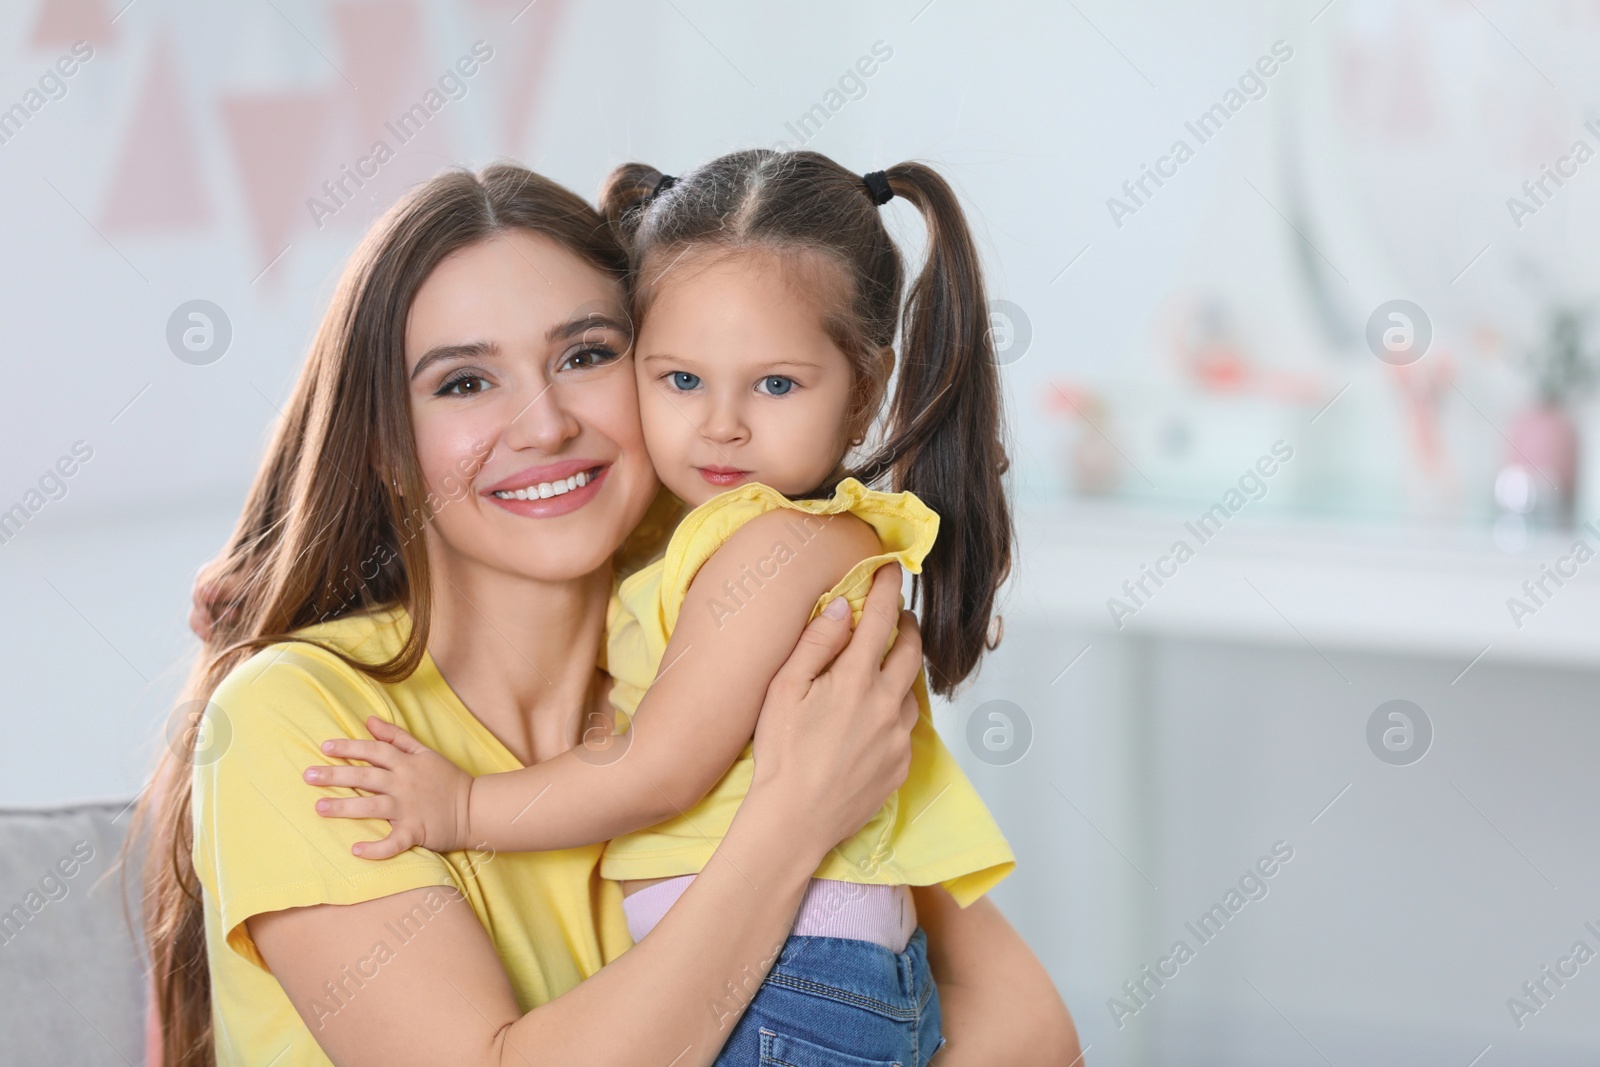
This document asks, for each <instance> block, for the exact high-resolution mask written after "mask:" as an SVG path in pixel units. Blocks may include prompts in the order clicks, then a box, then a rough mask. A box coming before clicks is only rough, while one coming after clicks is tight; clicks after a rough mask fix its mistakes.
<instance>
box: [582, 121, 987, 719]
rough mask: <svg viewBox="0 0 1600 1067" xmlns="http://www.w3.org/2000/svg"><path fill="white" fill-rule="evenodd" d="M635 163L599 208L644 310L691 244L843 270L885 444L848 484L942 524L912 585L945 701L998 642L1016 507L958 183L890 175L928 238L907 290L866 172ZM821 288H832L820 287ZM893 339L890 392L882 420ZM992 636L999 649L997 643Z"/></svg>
mask: <svg viewBox="0 0 1600 1067" xmlns="http://www.w3.org/2000/svg"><path fill="white" fill-rule="evenodd" d="M661 177H662V176H661V172H660V171H658V170H656V169H655V168H654V167H650V166H647V165H645V164H642V163H627V164H624V165H622V166H620V167H618V168H617V169H616V170H615V171H613V172H612V174H611V177H610V178H609V179H608V180H607V182H606V185H605V188H604V190H603V191H602V192H601V194H600V207H601V210H602V211H604V212H605V214H606V217H607V218H609V219H610V220H611V221H612V223H613V224H614V225H616V226H617V227H618V228H619V230H620V231H621V232H622V233H623V234H624V239H625V240H626V241H627V243H628V244H629V248H630V254H631V255H632V257H633V261H634V265H635V270H637V271H639V272H640V273H639V277H638V279H637V286H638V288H637V294H636V299H635V314H636V315H640V314H644V313H645V312H646V311H647V309H648V305H649V300H650V269H651V265H652V264H655V263H668V264H670V263H673V262H675V261H676V260H675V258H674V257H676V256H678V255H680V254H681V253H683V252H685V251H688V250H690V249H692V248H694V247H696V246H710V247H712V248H716V247H719V246H720V247H722V248H727V249H729V250H733V251H740V250H745V249H751V248H756V249H762V250H765V251H768V252H773V253H777V254H779V255H784V256H788V257H795V256H804V255H807V254H810V255H812V256H820V257H821V258H822V259H823V261H824V262H829V263H832V264H833V265H835V266H836V267H837V268H839V269H840V280H842V281H843V282H844V284H843V285H842V286H839V287H838V289H839V292H840V294H842V295H840V296H839V297H838V298H837V299H834V300H833V301H831V303H832V304H833V306H832V307H830V308H829V309H828V311H827V313H826V316H825V321H824V326H825V328H826V329H827V330H828V332H829V333H830V335H832V337H833V340H834V342H835V343H836V344H838V346H839V348H840V349H841V351H843V352H844V353H845V355H846V356H847V357H848V358H849V359H850V360H851V363H852V365H853V367H854V370H855V384H856V389H855V397H854V409H853V410H852V412H851V413H850V414H851V419H850V421H851V423H852V428H853V429H855V430H857V431H863V432H864V431H865V430H866V429H867V427H868V426H869V425H870V424H871V423H872V422H873V421H874V420H876V421H878V422H879V423H880V429H881V434H880V439H879V441H878V443H877V444H876V447H874V448H873V449H872V450H871V452H870V453H869V454H868V455H867V456H865V457H864V458H862V459H861V460H860V462H859V463H858V464H857V465H856V466H855V468H854V470H846V469H844V468H843V467H841V468H840V470H839V471H838V472H837V474H836V476H835V477H834V478H833V479H831V480H830V481H829V483H828V484H826V485H824V486H821V487H819V488H818V490H816V492H817V493H822V494H826V493H831V492H832V491H833V487H834V484H836V482H837V481H838V480H839V478H841V477H843V476H844V475H846V474H854V475H855V477H857V478H859V479H860V480H861V481H862V482H864V483H866V484H868V485H873V484H875V483H877V484H882V485H886V486H887V487H889V488H892V489H895V490H909V491H911V492H913V493H915V494H917V496H919V497H920V498H922V500H923V501H924V502H926V503H927V504H928V506H930V507H931V508H933V510H935V511H937V512H938V513H939V537H938V539H937V540H936V541H935V542H934V546H933V549H932V551H930V552H929V553H928V558H927V559H926V560H925V561H924V563H923V568H922V575H921V577H920V579H919V580H918V583H917V596H918V598H919V600H920V604H921V613H920V614H921V624H922V649H923V653H924V655H925V656H926V658H927V662H928V668H929V670H930V672H931V685H932V688H933V690H934V691H935V692H937V693H942V694H945V695H949V694H950V693H951V692H952V691H953V690H954V689H955V688H956V687H957V686H958V685H959V684H960V683H961V682H962V681H963V680H964V679H965V678H967V676H969V675H970V674H971V673H972V672H973V671H974V670H975V669H976V667H977V664H978V660H979V658H980V657H981V656H982V655H983V653H984V651H985V650H986V649H989V648H993V647H994V641H991V639H990V636H989V634H990V619H991V616H992V615H993V613H994V602H995V597H996V594H997V593H998V591H999V588H1000V585H1001V583H1003V582H1004V581H1005V579H1006V576H1007V574H1009V573H1010V570H1011V544H1012V527H1011V508H1010V505H1009V503H1008V502H1007V499H1006V491H1005V484H1004V475H1005V473H1006V469H1007V467H1008V465H1009V464H1008V460H1007V457H1006V450H1005V444H1004V441H1003V440H1002V439H1003V437H1004V417H1003V411H1002V405H1001V392H1000V375H999V370H998V366H997V364H996V362H995V353H994V341H993V337H992V336H991V333H990V319H989V307H988V299H987V297H986V296H985V293H984V284H983V270H982V265H981V263H980V261H979V259H978V252H977V247H976V245H975V244H974V242H973V239H972V234H971V230H970V229H969V227H968V226H967V220H966V217H965V216H964V215H963V214H962V211H961V205H960V203H959V202H958V201H957V199H956V195H955V192H954V191H953V190H952V189H951V188H950V186H949V184H948V183H947V182H946V181H945V180H944V179H943V178H941V177H940V176H939V174H938V173H937V172H936V171H934V170H933V169H932V168H930V167H927V166H925V165H923V164H921V163H901V164H899V165H897V166H893V167H890V168H889V169H888V171H887V172H886V175H885V177H886V180H887V182H888V185H889V188H890V189H891V190H893V192H894V195H895V196H898V197H903V198H904V199H906V200H908V201H910V202H911V204H912V205H913V206H914V207H916V209H917V211H918V212H919V213H921V215H922V220H923V224H924V226H925V227H926V228H927V234H928V243H927V256H926V259H925V260H924V262H923V266H922V270H921V272H920V273H919V274H918V275H917V276H916V278H915V279H914V280H913V281H912V282H911V285H910V287H909V289H906V288H905V267H904V264H903V260H902V257H901V254H900V251H899V249H898V248H897V247H896V246H895V242H894V240H893V239H892V238H891V237H890V236H889V231H888V228H887V227H886V226H885V225H884V222H883V218H882V215H881V213H880V211H879V208H878V204H877V203H876V202H875V200H874V199H873V196H872V192H871V190H870V189H869V188H868V186H867V184H866V182H865V181H864V180H863V178H862V176H861V175H859V174H857V173H856V172H854V171H852V170H849V169H847V168H845V167H842V166H840V165H839V164H838V163H835V162H834V161H833V160H831V159H829V158H828V157H827V156H824V155H821V154H819V153H816V152H810V151H800V152H775V151H772V150H769V149H751V150H747V151H743V152H733V153H730V154H729V155H725V156H722V157H720V158H718V159H714V160H712V161H711V162H710V163H707V164H705V165H704V166H700V167H696V168H695V169H694V170H692V171H689V172H688V173H686V174H684V175H683V176H682V177H679V178H676V179H674V180H673V181H672V182H670V183H665V184H664V183H662V181H661ZM822 280H823V281H824V282H827V281H830V280H831V279H828V278H826V277H824V278H823V279H822ZM897 330H898V333H899V340H900V358H899V363H898V375H897V378H896V382H895V389H894V395H893V397H892V398H890V400H889V402H888V404H887V411H886V413H885V414H884V415H880V409H881V408H883V407H884V406H885V405H884V394H885V392H886V390H887V388H888V385H889V378H890V374H891V371H894V370H895V369H896V367H895V364H894V362H893V350H892V348H891V346H892V345H893V343H894V341H895V335H896V332H897ZM995 640H998V638H996V639H995Z"/></svg>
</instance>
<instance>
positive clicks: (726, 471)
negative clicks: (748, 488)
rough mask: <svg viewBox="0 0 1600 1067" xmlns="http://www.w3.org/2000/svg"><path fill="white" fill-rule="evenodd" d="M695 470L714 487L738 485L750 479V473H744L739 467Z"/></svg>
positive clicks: (700, 468)
mask: <svg viewBox="0 0 1600 1067" xmlns="http://www.w3.org/2000/svg"><path fill="white" fill-rule="evenodd" d="M695 470H697V471H699V472H700V477H702V478H704V479H705V480H706V481H708V482H710V483H711V484H712V485H720V486H728V485H738V484H739V483H740V482H742V481H744V480H745V479H746V478H748V477H750V472H749V471H743V470H740V469H739V468H737V467H696V468H695Z"/></svg>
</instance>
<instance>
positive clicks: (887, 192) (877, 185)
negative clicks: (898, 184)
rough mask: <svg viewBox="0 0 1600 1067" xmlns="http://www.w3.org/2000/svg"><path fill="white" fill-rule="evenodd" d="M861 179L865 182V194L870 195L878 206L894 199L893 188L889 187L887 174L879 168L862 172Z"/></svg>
mask: <svg viewBox="0 0 1600 1067" xmlns="http://www.w3.org/2000/svg"><path fill="white" fill-rule="evenodd" d="M861 180H862V181H864V182H866V183H867V195H868V196H870V197H872V202H873V203H874V204H877V205H878V206H879V207H882V206H883V205H885V204H887V203H888V202H889V201H891V200H893V199H894V190H893V189H891V188H889V176H888V175H887V174H885V173H884V172H883V171H881V170H875V171H873V172H872V173H871V174H863V175H862V176H861Z"/></svg>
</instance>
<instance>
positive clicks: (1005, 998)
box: [912, 886, 1083, 1067]
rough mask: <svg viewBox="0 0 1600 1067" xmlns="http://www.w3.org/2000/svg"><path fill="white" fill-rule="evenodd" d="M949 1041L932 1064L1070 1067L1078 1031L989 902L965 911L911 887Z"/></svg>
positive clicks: (939, 892)
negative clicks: (924, 932)
mask: <svg viewBox="0 0 1600 1067" xmlns="http://www.w3.org/2000/svg"><path fill="white" fill-rule="evenodd" d="M912 893H913V895H914V896H915V898H916V902H917V920H918V922H920V923H921V924H922V927H923V929H925V930H926V931H927V932H928V965H929V967H930V968H931V969H932V971H933V977H934V981H936V982H937V983H938V985H939V1008H940V1012H941V1014H942V1016H943V1026H944V1036H945V1040H946V1042H947V1044H946V1045H945V1047H944V1051H942V1052H940V1053H939V1057H938V1059H937V1060H936V1061H935V1063H936V1064H937V1067H1011V1065H1018V1067H1021V1065H1028V1067H1035V1065H1038V1067H1073V1065H1075V1064H1077V1063H1079V1062H1080V1061H1081V1060H1082V1058H1083V1057H1082V1053H1081V1052H1080V1051H1079V1049H1078V1031H1077V1029H1076V1028H1075V1027H1074V1026H1073V1025H1072V1016H1071V1015H1070V1014H1069V1013H1068V1012H1067V1006H1066V1004H1065V1003H1063V1002H1062V1000H1061V996H1060V994H1059V993H1057V992H1056V987H1055V985H1054V984H1053V983H1052V982H1051V981H1050V975H1049V974H1047V973H1046V972H1045V969H1044V966H1043V965H1042V964H1041V963H1040V962H1039V960H1038V957H1036V956H1035V955H1034V954H1033V952H1032V950H1030V949H1029V948H1028V946H1027V944H1026V943H1025V942H1024V941H1023V940H1022V938H1021V937H1019V936H1017V932H1016V931H1015V930H1014V929H1012V927H1011V924H1010V923H1008V922H1007V921H1006V918H1005V916H1004V915H1001V914H1000V909H999V908H997V907H995V906H994V903H993V901H991V900H990V899H989V898H988V897H981V898H979V899H978V900H976V901H974V902H973V903H972V904H971V905H970V906H969V907H967V908H964V909H963V908H962V907H960V906H959V905H957V904H956V902H955V900H953V899H952V898H951V896H950V894H949V893H947V892H945V891H944V889H942V888H941V887H939V886H917V887H916V888H914V889H913V890H912Z"/></svg>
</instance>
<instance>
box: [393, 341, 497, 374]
mask: <svg viewBox="0 0 1600 1067" xmlns="http://www.w3.org/2000/svg"><path fill="white" fill-rule="evenodd" d="M499 354H500V347H499V346H498V345H496V344H495V343H494V342H493V341H468V342H466V343H465V344H456V345H434V346H433V347H432V348H430V349H428V350H427V351H426V352H424V353H423V354H422V358H421V359H419V360H417V365H416V366H415V367H413V368H412V370H411V380H412V381H416V380H417V376H418V375H420V374H421V373H422V372H423V371H425V370H427V369H428V368H429V367H431V366H433V365H434V364H435V363H459V362H461V361H463V360H468V359H482V358H483V357H485V356H497V355H499Z"/></svg>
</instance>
